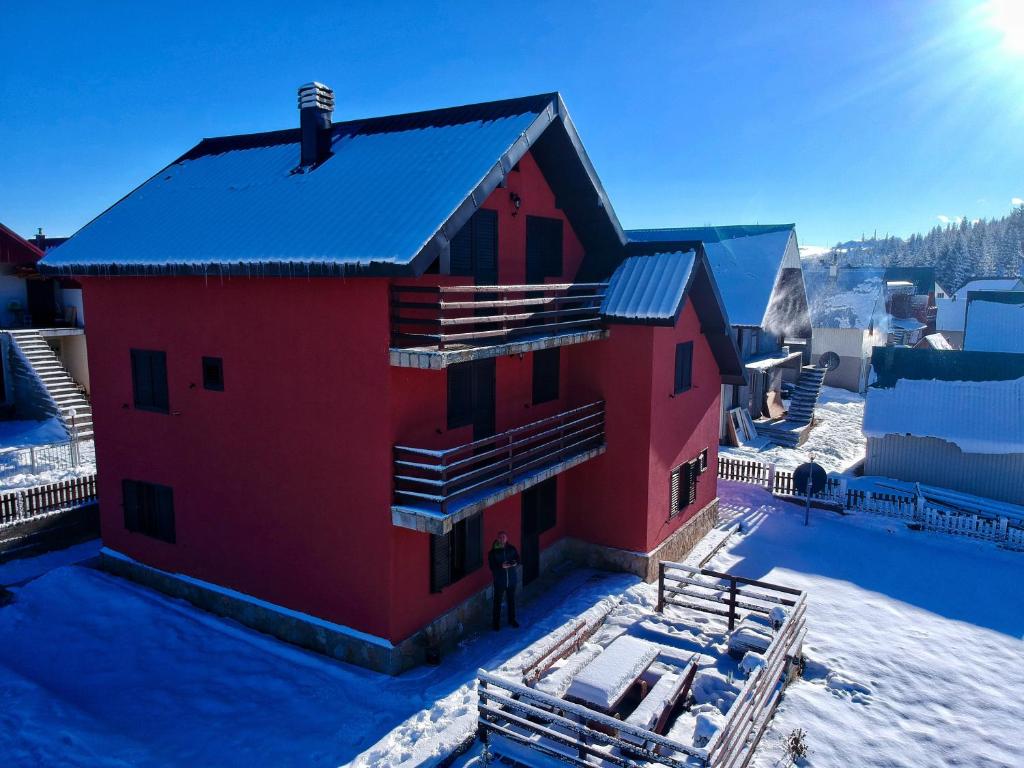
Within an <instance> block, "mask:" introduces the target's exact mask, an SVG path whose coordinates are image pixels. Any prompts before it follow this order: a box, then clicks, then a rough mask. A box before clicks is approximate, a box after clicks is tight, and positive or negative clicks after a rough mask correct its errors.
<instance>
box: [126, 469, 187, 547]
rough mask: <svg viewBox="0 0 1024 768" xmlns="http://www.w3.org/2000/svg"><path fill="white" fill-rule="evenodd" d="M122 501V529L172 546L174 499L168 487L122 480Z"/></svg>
mask: <svg viewBox="0 0 1024 768" xmlns="http://www.w3.org/2000/svg"><path fill="white" fill-rule="evenodd" d="M121 499H122V503H123V505H124V527H125V528H127V529H128V530H129V531H132V532H133V533H141V534H144V535H146V536H150V537H152V538H154V539H159V540H160V541H166V542H168V543H170V544H173V543H174V495H173V493H172V492H171V489H170V488H169V487H168V486H166V485H156V484H155V483H143V482H140V481H138V480H122V481H121Z"/></svg>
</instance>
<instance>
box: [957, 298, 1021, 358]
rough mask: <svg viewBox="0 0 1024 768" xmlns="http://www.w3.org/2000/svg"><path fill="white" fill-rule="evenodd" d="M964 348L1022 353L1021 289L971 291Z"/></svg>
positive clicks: (977, 350) (978, 350) (975, 350)
mask: <svg viewBox="0 0 1024 768" xmlns="http://www.w3.org/2000/svg"><path fill="white" fill-rule="evenodd" d="M967 296H968V298H967V321H966V326H965V328H964V349H965V350H969V351H972V352H1017V353H1024V291H998V292H997V291H979V292H975V291H971V292H969V293H968V295H967Z"/></svg>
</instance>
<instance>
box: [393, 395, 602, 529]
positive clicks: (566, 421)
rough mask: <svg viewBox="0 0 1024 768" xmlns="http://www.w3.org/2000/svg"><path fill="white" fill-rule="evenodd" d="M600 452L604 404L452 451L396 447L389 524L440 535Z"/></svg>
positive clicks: (457, 447) (562, 414)
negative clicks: (393, 489)
mask: <svg viewBox="0 0 1024 768" xmlns="http://www.w3.org/2000/svg"><path fill="white" fill-rule="evenodd" d="M604 450H605V437H604V402H603V401H599V402H596V403H591V404H589V405H584V406H582V407H579V408H573V409H571V410H568V411H563V412H562V413H559V414H556V415H554V416H549V417H548V418H546V419H540V420H539V421H534V422H532V423H530V424H526V425H525V426H522V427H516V428H515V429H510V430H508V431H507V432H502V433H501V434H499V435H494V436H493V437H487V438H484V439H483V440H476V441H474V442H471V443H465V444H463V445H458V446H456V447H454V448H446V449H442V450H430V449H427V448H412V447H409V446H405V445H396V446H395V494H394V503H393V505H392V507H391V520H392V522H393V523H394V524H395V525H397V526H400V527H402V528H411V529H413V530H416V531H426V532H428V533H437V534H441V533H447V532H448V531H449V530H451V527H452V525H453V524H455V523H457V522H458V521H459V520H462V519H464V518H466V517H469V516H470V515H472V514H474V513H476V512H478V511H480V510H481V509H484V508H485V507H489V506H491V505H492V504H495V503H496V502H499V501H501V500H502V499H504V498H507V497H509V496H512V495H514V494H516V493H519V492H520V491H523V490H526V489H527V488H529V487H530V486H532V485H536V484H537V483H539V482H542V481H543V480H547V479H548V478H549V477H553V476H555V475H557V474H559V473H560V472H564V471H565V470H567V469H569V468H570V467H575V466H576V465H577V464H581V463H583V462H584V461H586V460H587V459H590V458H593V457H594V456H598V455H600V454H602V453H604Z"/></svg>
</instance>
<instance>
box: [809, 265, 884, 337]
mask: <svg viewBox="0 0 1024 768" xmlns="http://www.w3.org/2000/svg"><path fill="white" fill-rule="evenodd" d="M884 276H885V270H883V269H876V268H872V267H860V268H847V267H844V268H840V269H838V270H837V271H836V275H835V277H833V276H832V274H831V271H830V270H829V269H828V268H807V269H804V283H805V285H806V286H807V301H808V304H809V306H810V311H811V324H812V325H813V326H814V327H815V328H867V327H868V326H869V325H871V323H872V321H874V322H876V323H877V321H878V318H879V317H880V316H881V315H883V314H884V312H885V278H884Z"/></svg>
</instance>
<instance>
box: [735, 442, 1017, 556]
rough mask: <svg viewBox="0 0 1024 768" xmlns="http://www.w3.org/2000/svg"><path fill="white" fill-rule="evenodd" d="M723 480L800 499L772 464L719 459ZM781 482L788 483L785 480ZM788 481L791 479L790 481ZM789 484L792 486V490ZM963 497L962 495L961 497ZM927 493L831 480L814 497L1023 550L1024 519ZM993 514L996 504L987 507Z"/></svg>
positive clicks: (934, 529) (789, 475)
mask: <svg viewBox="0 0 1024 768" xmlns="http://www.w3.org/2000/svg"><path fill="white" fill-rule="evenodd" d="M718 477H719V478H721V479H723V480H732V481H734V482H740V483H751V484H753V485H760V486H761V487H762V488H766V489H767V490H769V491H770V492H771V493H773V494H774V495H776V496H781V497H784V498H794V497H795V496H800V494H799V493H798V492H797V491H795V490H794V489H793V488H792V487H791V486H792V473H789V472H783V471H782V470H776V469H775V467H774V466H772V465H770V464H762V463H761V462H758V461H746V460H744V459H733V458H727V457H724V456H721V457H719V461H718ZM780 478H783V479H782V481H780ZM787 478H788V480H787ZM787 483H788V485H789V486H790V487H785V486H787ZM961 495H962V494H961ZM927 496H928V494H910V493H900V492H898V491H893V492H884V493H883V492H879V491H863V490H858V489H854V488H847V486H846V478H844V477H831V478H829V481H828V485H827V486H826V488H825V490H824V491H822V493H820V494H817V495H816V496H814V497H812V498H814V499H817V500H820V501H827V502H831V503H833V504H836V505H837V506H841V507H842V508H843V509H852V510H857V511H860V512H870V513H872V514H876V515H884V516H886V517H894V518H898V519H900V520H906V521H907V522H908V523H912V524H914V525H917V526H920V527H921V528H922V529H923V530H927V531H939V532H941V533H952V534H955V535H957V536H969V537H971V538H975V539H984V540H986V541H994V542H996V543H998V544H999V545H1001V546H1003V547H1006V548H1007V549H1016V550H1024V519H1021V518H1019V517H1017V516H1015V515H1013V514H1010V513H1007V514H999V513H998V512H997V511H991V512H990V511H980V510H977V511H976V510H969V509H958V508H957V507H955V506H953V505H952V504H941V505H940V504H938V503H936V502H935V501H934V500H933V499H930V498H928V497H927ZM986 506H991V507H993V509H995V507H997V505H995V504H990V503H987V502H986Z"/></svg>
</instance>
